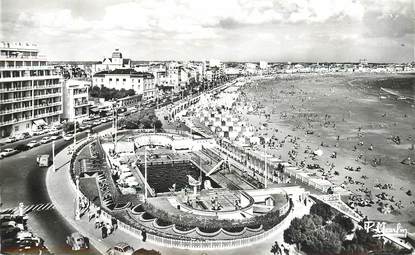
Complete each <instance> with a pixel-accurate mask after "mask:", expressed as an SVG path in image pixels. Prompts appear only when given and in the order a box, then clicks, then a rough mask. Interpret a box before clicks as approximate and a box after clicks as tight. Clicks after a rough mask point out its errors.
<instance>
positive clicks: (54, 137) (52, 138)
mask: <svg viewBox="0 0 415 255" xmlns="http://www.w3.org/2000/svg"><path fill="white" fill-rule="evenodd" d="M59 137H60V136H59V135H52V136H51V137H50V140H51V141H53V140H57V139H59Z"/></svg>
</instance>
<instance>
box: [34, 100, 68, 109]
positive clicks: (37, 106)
mask: <svg viewBox="0 0 415 255" xmlns="http://www.w3.org/2000/svg"><path fill="white" fill-rule="evenodd" d="M57 105H62V102H61V101H59V102H53V103H49V104H41V105H35V109H42V108H46V107H51V106H57Z"/></svg>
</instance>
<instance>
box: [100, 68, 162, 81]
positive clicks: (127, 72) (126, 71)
mask: <svg viewBox="0 0 415 255" xmlns="http://www.w3.org/2000/svg"><path fill="white" fill-rule="evenodd" d="M106 75H130V76H131V77H144V78H147V79H153V78H154V76H153V75H152V74H151V73H146V72H137V71H135V70H134V69H115V70H112V71H101V72H98V73H96V74H94V77H104V76H106Z"/></svg>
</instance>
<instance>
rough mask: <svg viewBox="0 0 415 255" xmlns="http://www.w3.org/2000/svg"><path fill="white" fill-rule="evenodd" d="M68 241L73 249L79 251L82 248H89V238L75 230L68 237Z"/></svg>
mask: <svg viewBox="0 0 415 255" xmlns="http://www.w3.org/2000/svg"><path fill="white" fill-rule="evenodd" d="M66 243H67V244H68V245H69V246H70V247H71V249H72V250H73V251H79V250H82V249H88V248H89V245H88V239H87V238H86V237H84V236H82V235H81V234H80V233H78V232H75V233H72V234H71V235H69V236H67V237H66Z"/></svg>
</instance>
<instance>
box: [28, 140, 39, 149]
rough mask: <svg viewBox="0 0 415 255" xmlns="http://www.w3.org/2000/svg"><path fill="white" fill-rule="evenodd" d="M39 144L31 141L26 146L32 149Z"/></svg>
mask: <svg viewBox="0 0 415 255" xmlns="http://www.w3.org/2000/svg"><path fill="white" fill-rule="evenodd" d="M39 144H40V143H39V142H38V141H36V140H32V141H30V142H29V143H28V144H26V145H27V146H28V147H29V148H34V147H36V146H38V145H39Z"/></svg>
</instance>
